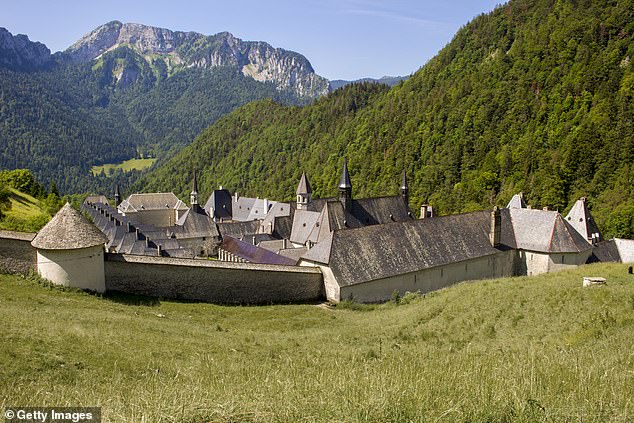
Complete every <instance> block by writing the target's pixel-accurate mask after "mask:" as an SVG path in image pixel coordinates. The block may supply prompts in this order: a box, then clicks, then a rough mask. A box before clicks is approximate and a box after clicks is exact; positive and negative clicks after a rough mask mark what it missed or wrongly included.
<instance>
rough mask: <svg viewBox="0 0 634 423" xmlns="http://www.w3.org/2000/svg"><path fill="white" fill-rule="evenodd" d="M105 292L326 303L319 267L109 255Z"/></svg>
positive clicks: (247, 301)
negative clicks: (321, 301)
mask: <svg viewBox="0 0 634 423" xmlns="http://www.w3.org/2000/svg"><path fill="white" fill-rule="evenodd" d="M105 273H106V290H107V291H120V292H126V293H130V294H140V295H149V296H153V297H165V298H174V299H182V300H199V301H206V302H211V303H220V304H270V303H290V302H308V301H318V300H323V299H325V293H324V283H323V276H322V273H321V271H320V270H319V268H316V267H298V266H278V265H267V264H253V263H227V262H218V261H213V260H197V259H177V258H170V257H149V256H133V255H123V254H110V253H108V254H106V261H105Z"/></svg>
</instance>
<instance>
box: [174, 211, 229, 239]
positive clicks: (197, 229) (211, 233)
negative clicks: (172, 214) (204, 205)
mask: <svg viewBox="0 0 634 423" xmlns="http://www.w3.org/2000/svg"><path fill="white" fill-rule="evenodd" d="M176 225H178V226H180V227H181V228H182V233H181V234H180V236H179V238H199V237H218V236H219V235H220V234H219V233H218V228H217V227H216V223H215V222H214V221H213V220H212V219H211V218H210V217H209V216H207V214H206V213H205V211H204V210H203V209H201V208H194V207H192V208H191V209H189V210H187V211H186V212H185V214H183V216H181V218H180V219H178V222H176Z"/></svg>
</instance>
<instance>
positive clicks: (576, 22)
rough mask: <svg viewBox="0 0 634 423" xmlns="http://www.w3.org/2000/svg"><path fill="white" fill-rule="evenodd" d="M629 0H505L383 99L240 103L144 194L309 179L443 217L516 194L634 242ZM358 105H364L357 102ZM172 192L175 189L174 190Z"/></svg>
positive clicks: (362, 89)
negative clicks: (583, 200) (427, 208)
mask: <svg viewBox="0 0 634 423" xmlns="http://www.w3.org/2000/svg"><path fill="white" fill-rule="evenodd" d="M633 37H634V2H633V1H632V0H628V1H619V2H614V1H607V0H602V1H589V0H586V1H578V0H577V1H572V0H558V1H555V0H536V1H533V0H512V1H510V2H509V3H508V4H506V5H504V6H501V7H498V8H497V9H496V10H494V11H493V12H492V13H490V14H487V15H482V16H479V17H477V18H475V19H474V20H473V21H472V22H470V23H469V24H467V25H466V26H465V27H463V28H462V29H461V30H460V31H459V32H458V33H457V34H456V36H455V37H454V39H453V40H452V42H451V43H450V44H449V45H447V47H445V48H444V49H443V50H442V51H441V52H440V53H439V54H438V55H437V56H436V57H435V58H434V59H432V60H431V61H430V62H429V63H428V64H427V65H425V66H424V67H423V68H422V69H421V70H420V71H419V72H417V73H416V74H414V75H413V76H412V77H411V78H409V79H408V80H407V81H405V82H404V83H402V84H399V85H398V86H396V87H394V88H393V89H391V90H390V91H384V90H382V89H380V88H376V87H374V86H372V85H363V84H362V85H356V86H347V87H344V88H343V89H341V90H338V91H336V92H334V93H332V94H331V95H329V96H328V97H326V98H323V99H321V100H319V101H317V102H316V103H314V104H312V105H310V106H307V107H305V108H302V109H300V108H287V107H282V106H279V105H277V104H273V103H272V102H260V103H256V104H250V105H247V106H245V107H243V108H241V109H239V110H238V111H236V112H234V113H233V114H232V115H230V116H228V117H226V118H224V119H222V120H221V121H219V122H218V123H216V124H215V125H214V126H212V127H211V128H209V129H208V130H207V131H205V132H204V133H203V134H202V135H201V136H200V137H199V138H198V139H197V140H196V141H195V142H194V143H193V144H192V145H190V146H189V147H188V148H186V149H185V150H183V151H182V152H181V153H180V154H179V155H178V156H177V157H175V158H174V159H173V160H171V161H170V162H169V163H167V164H166V165H165V166H163V167H161V168H160V169H157V170H156V171H155V172H153V173H151V174H150V175H148V176H147V177H145V178H144V179H143V180H142V181H140V183H139V184H138V185H137V188H138V187H143V188H147V189H175V190H176V191H178V192H180V193H186V191H187V184H188V181H189V178H190V174H191V169H192V167H196V168H197V169H198V170H199V171H202V174H203V175H202V177H201V179H200V181H201V182H202V188H201V189H203V190H204V192H205V193H208V192H209V191H210V190H211V189H212V188H213V187H215V186H216V185H220V184H222V185H224V186H226V187H228V188H230V189H237V190H239V191H241V192H244V193H245V194H251V195H259V196H269V197H272V198H276V199H283V198H285V199H291V198H292V197H293V196H294V188H295V185H296V183H297V181H298V180H299V176H300V175H301V172H302V170H306V172H307V174H308V176H309V178H310V180H311V184H312V185H313V189H314V191H315V195H316V196H326V195H332V194H334V193H335V192H336V186H337V184H336V181H337V177H338V169H339V168H340V166H341V163H342V161H343V157H344V156H345V157H347V158H348V160H349V168H350V172H351V176H352V180H353V184H354V194H355V195H358V196H361V195H379V194H388V193H396V192H397V190H398V186H399V185H398V184H399V174H400V172H401V171H402V170H403V169H405V170H407V172H408V175H409V179H410V194H411V204H410V205H411V206H412V207H416V206H417V205H418V204H420V203H422V202H429V203H431V204H433V205H434V206H435V207H436V209H437V210H438V211H440V212H442V213H452V212H460V211H467V210H474V209H479V208H486V207H491V206H492V205H494V204H498V205H504V204H505V203H506V201H508V199H509V198H510V197H511V196H512V194H514V193H516V192H518V191H523V192H524V193H525V195H526V198H527V199H528V202H529V203H531V204H533V205H534V206H538V207H542V206H548V207H551V208H555V209H559V210H561V211H564V210H565V209H566V208H567V207H569V206H570V205H571V204H572V202H573V201H574V200H576V199H577V198H578V197H580V196H587V197H588V198H589V202H590V204H591V206H592V207H593V210H594V213H595V216H596V217H597V218H598V220H599V221H600V223H601V224H602V225H603V229H604V230H606V231H607V233H608V235H610V234H611V235H614V234H618V235H621V236H627V235H629V236H632V235H634V227H633V225H634V224H633V222H632V219H633V218H632V215H633V214H634V164H633V163H634V101H633V100H634V98H633V97H634V63H632V59H634V42H633ZM366 103H367V104H366ZM175 183H176V185H174V184H175Z"/></svg>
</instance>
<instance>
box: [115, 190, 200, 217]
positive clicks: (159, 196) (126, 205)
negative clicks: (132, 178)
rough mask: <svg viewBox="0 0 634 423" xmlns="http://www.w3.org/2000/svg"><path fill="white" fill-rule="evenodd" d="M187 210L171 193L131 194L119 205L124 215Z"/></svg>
mask: <svg viewBox="0 0 634 423" xmlns="http://www.w3.org/2000/svg"><path fill="white" fill-rule="evenodd" d="M165 209H174V210H181V211H182V210H187V209H188V207H187V205H185V203H183V202H182V201H181V200H179V199H178V197H177V196H176V195H174V193H173V192H155V193H144V194H132V195H130V196H129V197H128V198H126V199H125V200H123V201H122V202H121V204H120V205H119V210H121V211H122V212H124V213H129V212H137V211H143V210H165Z"/></svg>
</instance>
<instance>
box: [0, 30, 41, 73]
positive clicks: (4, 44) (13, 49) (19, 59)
mask: <svg viewBox="0 0 634 423" xmlns="http://www.w3.org/2000/svg"><path fill="white" fill-rule="evenodd" d="M50 62H51V51H50V50H49V49H48V48H47V47H46V46H45V45H44V44H42V43H38V42H33V41H31V40H29V37H27V36H26V35H22V34H19V35H12V34H11V33H10V32H9V31H7V30H6V29H5V28H0V67H6V68H9V69H14V70H35V69H39V68H42V67H45V66H47V65H48V64H49V63H50Z"/></svg>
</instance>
